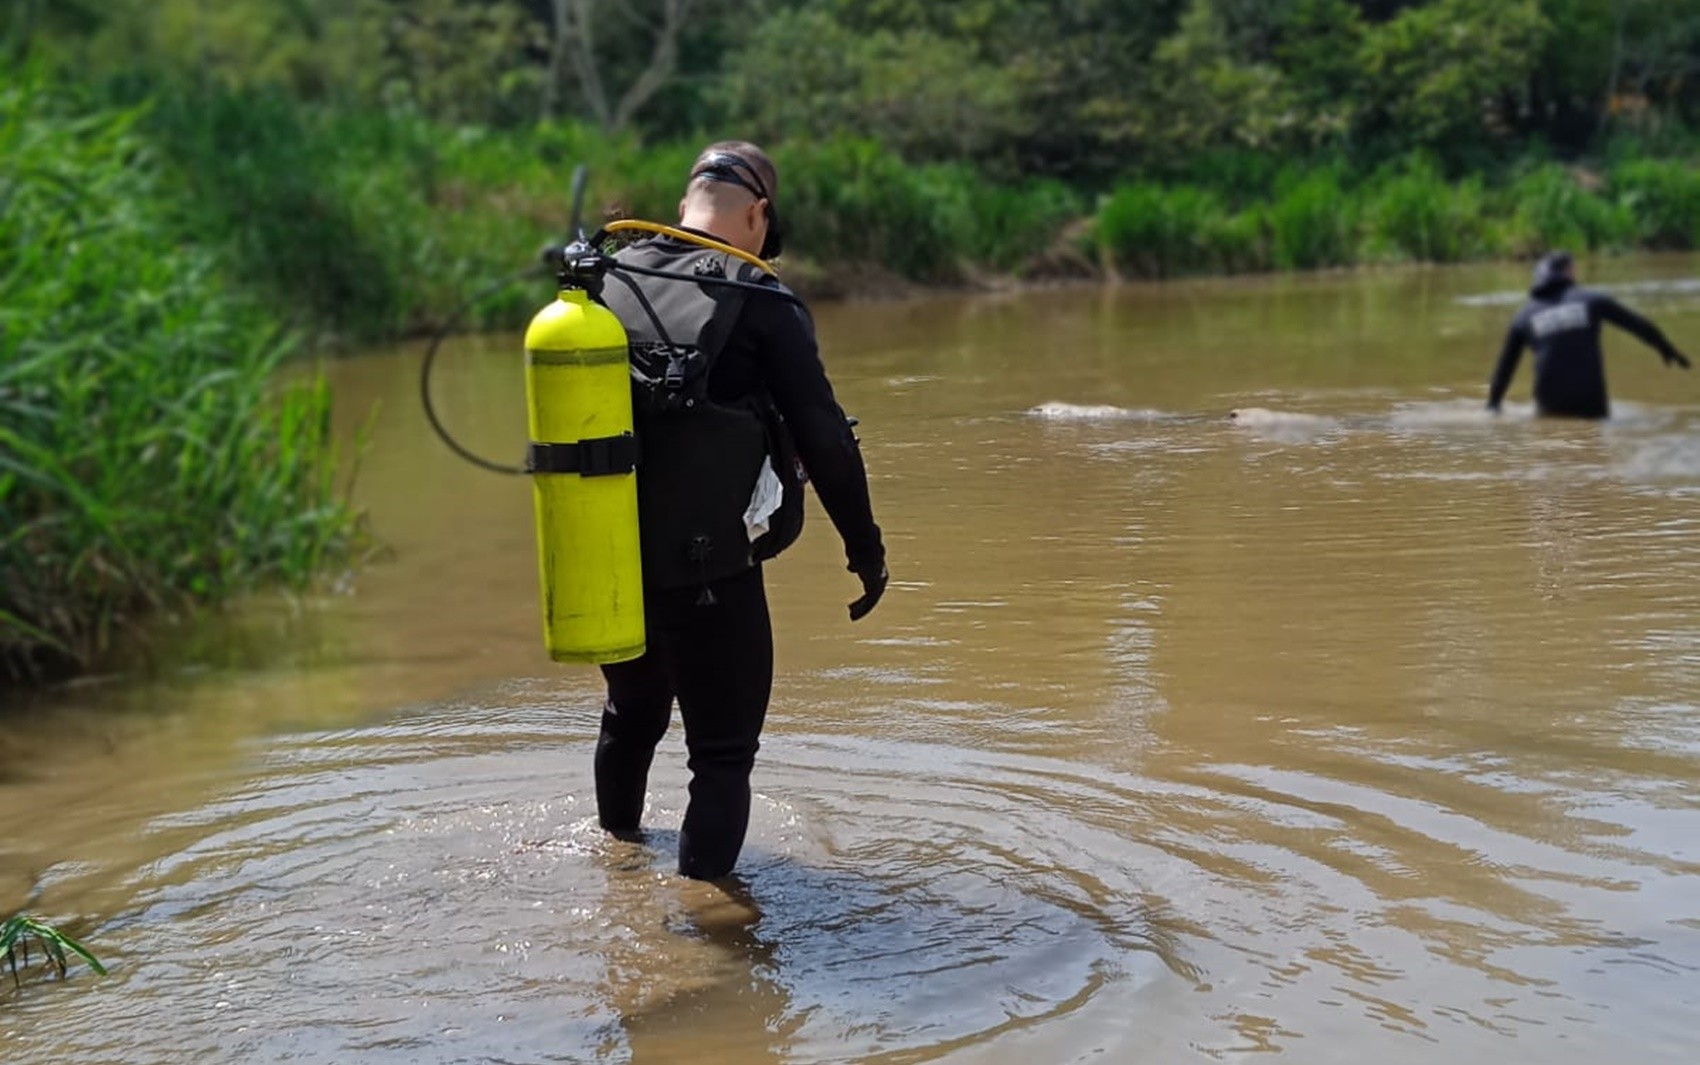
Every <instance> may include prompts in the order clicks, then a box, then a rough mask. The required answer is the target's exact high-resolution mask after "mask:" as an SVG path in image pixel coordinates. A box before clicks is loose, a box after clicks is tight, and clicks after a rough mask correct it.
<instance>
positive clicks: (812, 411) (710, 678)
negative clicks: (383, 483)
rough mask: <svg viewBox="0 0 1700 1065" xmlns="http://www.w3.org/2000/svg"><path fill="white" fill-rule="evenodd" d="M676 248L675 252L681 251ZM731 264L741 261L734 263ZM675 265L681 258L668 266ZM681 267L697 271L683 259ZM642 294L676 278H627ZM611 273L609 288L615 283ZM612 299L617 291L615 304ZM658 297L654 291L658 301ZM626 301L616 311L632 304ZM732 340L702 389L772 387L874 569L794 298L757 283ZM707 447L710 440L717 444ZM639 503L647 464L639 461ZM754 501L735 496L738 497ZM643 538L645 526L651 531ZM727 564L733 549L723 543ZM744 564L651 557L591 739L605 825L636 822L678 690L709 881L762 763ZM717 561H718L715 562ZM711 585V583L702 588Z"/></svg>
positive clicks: (722, 870)
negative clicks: (629, 652)
mask: <svg viewBox="0 0 1700 1065" xmlns="http://www.w3.org/2000/svg"><path fill="white" fill-rule="evenodd" d="M652 248H659V249H662V250H663V251H664V253H665V254H664V255H663V256H662V261H660V262H651V265H659V266H662V267H663V268H666V267H667V263H668V261H673V262H677V263H680V264H686V263H689V262H690V261H691V260H690V257H691V256H692V255H698V254H700V250H699V249H696V248H695V247H694V246H692V245H687V244H684V243H682V242H676V241H671V240H669V239H667V238H662V239H661V240H659V241H656V242H653V244H652ZM675 255H676V259H675V258H674V256H675ZM732 265H733V266H734V267H735V266H736V264H735V263H733V264H732ZM674 268H675V269H676V268H677V267H674ZM685 272H690V271H689V269H688V268H687V269H686V271H685ZM628 279H629V280H631V281H632V282H634V283H636V284H638V285H639V286H640V287H641V289H642V290H643V293H644V295H645V296H646V297H647V296H656V297H659V296H660V295H661V290H660V289H659V288H657V286H664V285H677V284H681V282H676V281H667V280H661V279H644V278H636V277H629V278H628ZM617 280H618V279H617V278H613V279H610V281H609V283H608V285H609V287H608V288H607V289H606V290H605V297H604V298H605V299H606V298H608V294H609V293H613V292H615V291H616V290H615V289H614V288H613V286H614V285H615V284H616V281H617ZM617 302H618V301H611V302H610V305H611V306H614V307H615V310H616V313H621V307H620V306H618V305H616V304H617ZM660 302H661V300H660V299H657V300H656V303H657V304H658V305H659V303H660ZM630 306H631V305H630V302H629V301H628V303H627V304H626V307H625V312H624V313H622V320H625V319H626V318H627V316H628V315H630V314H631V309H630ZM733 313H735V318H733V320H732V324H731V328H730V332H729V333H726V334H725V335H726V341H725V344H724V347H723V348H722V349H721V350H720V352H719V355H718V357H717V358H716V359H715V360H714V362H713V364H712V368H711V369H710V371H709V374H708V377H707V394H708V397H709V399H711V400H713V401H714V402H715V403H717V404H723V405H727V406H733V405H736V404H740V403H743V402H746V401H748V400H749V399H750V398H751V397H755V396H765V397H767V398H769V399H770V400H771V403H772V405H773V407H774V408H776V409H777V410H778V412H779V413H780V414H781V415H782V416H783V417H784V419H785V423H786V425H787V426H788V427H789V430H790V433H791V436H792V438H793V439H794V441H795V444H796V449H797V452H798V455H799V457H800V458H801V460H802V462H803V464H804V466H805V467H806V469H807V470H808V474H809V479H810V480H811V481H812V482H813V483H814V486H815V492H816V493H817V495H818V496H819V497H820V501H821V504H822V505H823V506H824V507H825V509H826V512H827V515H828V516H829V517H830V518H831V519H832V522H833V525H834V526H835V527H836V528H837V530H838V533H839V535H840V537H841V538H842V539H843V541H844V547H845V554H846V556H847V558H848V561H849V563H850V567H849V568H850V569H851V570H852V571H854V572H857V573H861V572H863V571H864V570H868V569H873V570H876V571H877V570H879V569H880V567H881V566H882V564H883V561H884V557H885V548H884V546H883V544H882V542H881V538H880V529H879V526H878V525H876V524H874V518H873V510H872V507H871V505H870V503H869V498H868V483H867V474H866V471H865V469H864V467H863V464H862V457H861V452H860V450H859V448H858V446H857V442H856V438H855V436H854V435H853V434H852V432H851V428H850V425H849V422H848V419H846V417H845V415H844V412H843V410H842V409H841V408H840V407H839V405H838V402H837V400H836V399H835V398H834V396H833V392H832V385H831V384H830V382H829V381H828V380H827V376H826V370H825V368H824V367H823V366H822V365H821V361H820V355H819V350H818V348H817V346H816V342H815V333H814V323H813V322H812V321H811V320H810V318H809V315H808V313H807V312H806V311H804V310H803V309H802V308H801V307H800V306H798V305H797V304H794V303H791V302H789V301H788V300H784V299H778V298H771V297H767V296H762V295H760V294H753V293H752V294H750V295H748V296H747V297H746V298H744V299H743V300H742V302H741V306H739V307H738V308H737V309H736V311H735V312H733ZM639 437H640V440H642V441H643V446H644V449H645V451H644V460H643V461H644V463H645V464H651V469H652V471H653V470H657V469H659V468H660V463H661V461H662V460H663V459H664V458H665V456H660V455H656V454H655V453H654V452H653V451H652V450H651V446H652V441H653V440H654V439H664V440H669V441H677V440H680V439H682V435H672V436H660V435H659V434H651V437H650V438H648V439H645V435H644V431H643V419H642V418H640V419H639ZM711 446H712V445H711ZM638 477H639V482H640V493H639V495H640V500H644V499H645V498H646V496H645V493H644V492H643V491H642V481H643V477H644V466H640V467H639V470H638ZM648 498H649V501H648V503H647V504H640V512H639V522H640V525H641V524H643V523H645V522H649V523H651V525H655V524H660V523H666V522H668V521H669V520H670V518H671V515H669V514H668V513H666V506H667V501H666V500H663V499H655V498H653V494H651V496H650V497H648ZM747 499H748V490H747V489H745V490H744V497H743V498H741V499H737V500H736V502H737V504H738V506H739V507H740V508H741V507H742V506H743V504H744V503H745V502H747ZM646 535H648V534H647V533H646ZM717 555H718V557H719V558H720V559H721V560H722V561H723V560H724V559H725V558H726V557H727V555H726V553H725V552H717ZM735 568H736V569H737V572H734V573H732V574H730V575H717V576H715V577H714V579H712V580H710V581H708V582H706V584H704V583H692V584H684V585H679V586H674V587H658V586H657V581H655V580H652V579H651V573H652V572H658V571H659V567H652V566H651V565H650V560H649V558H648V557H646V562H645V587H644V610H645V620H646V626H647V630H648V644H649V649H648V651H647V653H646V654H644V656H643V657H642V658H639V659H637V660H636V661H633V662H624V663H620V664H617V665H610V666H604V667H602V672H603V676H604V677H605V678H606V680H607V683H608V703H607V705H606V707H605V708H604V711H603V716H602V731H601V736H600V738H599V740H598V742H597V746H596V803H597V810H598V813H599V816H600V819H601V823H602V826H603V827H604V828H606V829H608V830H610V831H613V832H617V833H624V832H635V831H636V830H637V829H638V827H639V819H640V817H641V816H642V814H643V806H644V793H645V790H646V787H647V782H648V776H649V768H650V763H651V761H652V760H653V758H654V754H655V748H656V745H657V744H658V743H659V742H660V740H661V737H662V736H663V734H665V732H666V731H667V725H668V719H669V717H670V716H671V711H672V704H673V701H674V699H677V700H678V703H679V714H680V717H681V718H682V719H683V721H684V726H685V746H686V749H687V752H688V758H689V761H688V765H689V768H690V771H691V783H690V801H689V804H688V805H687V807H686V809H685V818H684V825H683V828H682V829H681V831H680V838H679V871H680V872H681V873H683V874H684V875H686V876H690V877H696V878H699V879H714V878H717V877H721V876H725V875H726V874H728V873H730V872H731V871H732V867H733V865H734V864H735V863H736V862H737V859H738V853H739V851H740V850H741V849H742V847H743V843H744V834H745V831H746V829H747V828H748V825H749V816H750V773H751V770H752V768H753V766H754V764H755V757H756V750H757V748H758V746H759V743H760V737H761V729H762V724H763V721H764V720H765V718H766V716H767V704H768V697H769V694H770V692H771V690H772V686H773V632H772V628H771V625H770V622H769V616H768V609H767V597H766V591H765V589H764V587H763V583H762V571H761V565H760V563H759V562H747V563H745V562H741V563H738V564H736V567H735ZM717 572H718V571H717ZM705 593H706V594H705Z"/></svg>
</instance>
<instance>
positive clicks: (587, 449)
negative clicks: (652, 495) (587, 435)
mask: <svg viewBox="0 0 1700 1065" xmlns="http://www.w3.org/2000/svg"><path fill="white" fill-rule="evenodd" d="M637 466H638V441H637V437H635V436H633V435H632V434H631V433H621V434H620V435H619V436H599V437H595V438H593V439H590V440H580V441H578V442H577V443H572V444H540V443H538V442H537V441H535V440H533V441H532V442H531V444H530V446H529V447H528V448H527V449H526V454H525V471H526V472H527V473H576V474H579V475H580V476H583V477H606V476H608V475H610V474H616V473H631V472H632V471H633V470H635V469H637Z"/></svg>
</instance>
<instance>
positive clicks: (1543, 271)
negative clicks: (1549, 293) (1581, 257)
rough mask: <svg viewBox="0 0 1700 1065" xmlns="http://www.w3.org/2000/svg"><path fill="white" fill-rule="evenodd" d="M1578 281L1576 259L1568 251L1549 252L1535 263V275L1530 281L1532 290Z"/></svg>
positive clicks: (1551, 287) (1541, 289)
mask: <svg viewBox="0 0 1700 1065" xmlns="http://www.w3.org/2000/svg"><path fill="white" fill-rule="evenodd" d="M1575 283H1576V260H1575V259H1573V258H1571V255H1570V253H1569V252H1567V251H1554V252H1548V253H1547V254H1545V255H1543V256H1541V261H1540V262H1538V263H1536V264H1535V275H1534V277H1533V278H1531V279H1530V281H1529V291H1530V292H1536V293H1538V292H1542V291H1545V290H1549V289H1553V288H1561V287H1563V286H1565V285H1573V284H1575Z"/></svg>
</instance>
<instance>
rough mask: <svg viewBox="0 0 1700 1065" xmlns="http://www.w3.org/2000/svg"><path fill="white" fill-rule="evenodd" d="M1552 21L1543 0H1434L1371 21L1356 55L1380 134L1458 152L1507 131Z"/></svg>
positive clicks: (1413, 144)
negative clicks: (1508, 117)
mask: <svg viewBox="0 0 1700 1065" xmlns="http://www.w3.org/2000/svg"><path fill="white" fill-rule="evenodd" d="M1548 30H1549V24H1548V22H1547V20H1546V19H1545V18H1544V17H1543V15H1542V13H1541V10H1540V5H1539V2H1538V0H1500V2H1499V3H1492V4H1483V3H1480V2H1478V0H1432V2H1430V3H1427V4H1423V5H1421V6H1415V7H1408V8H1406V9H1405V10H1403V11H1401V12H1400V13H1399V14H1398V15H1396V16H1394V18H1392V19H1391V20H1390V21H1388V22H1385V23H1383V24H1381V25H1379V26H1373V27H1371V28H1370V29H1369V31H1368V33H1367V34H1366V35H1365V37H1364V43H1363V47H1362V49H1361V51H1360V53H1359V59H1360V62H1361V65H1362V72H1363V77H1364V78H1365V79H1366V85H1367V88H1368V90H1369V91H1368V96H1369V99H1370V111H1369V114H1368V116H1367V117H1368V121H1369V123H1370V126H1371V129H1372V131H1373V132H1376V133H1378V134H1380V135H1382V136H1383V137H1385V138H1386V139H1387V140H1389V141H1390V142H1391V143H1393V144H1394V145H1397V146H1403V147H1421V148H1429V149H1433V150H1436V151H1440V152H1442V153H1449V154H1455V152H1454V150H1455V149H1457V148H1458V147H1459V146H1460V145H1470V144H1479V143H1481V142H1482V141H1483V140H1484V139H1491V138H1492V137H1494V136H1495V135H1496V134H1497V133H1498V132H1502V131H1503V126H1504V122H1503V121H1502V120H1503V118H1504V117H1505V115H1506V113H1507V112H1508V111H1509V112H1515V111H1516V109H1517V105H1518V104H1519V103H1520V102H1521V103H1523V104H1525V105H1526V99H1524V100H1520V99H1519V98H1520V97H1522V96H1523V94H1525V93H1526V91H1527V86H1528V84H1529V78H1530V74H1531V73H1532V71H1533V70H1534V68H1535V63H1536V60H1537V57H1538V56H1539V55H1540V54H1541V46H1542V44H1543V43H1544V41H1545V38H1546V34H1547V32H1548Z"/></svg>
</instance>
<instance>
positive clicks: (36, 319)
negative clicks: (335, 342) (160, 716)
mask: <svg viewBox="0 0 1700 1065" xmlns="http://www.w3.org/2000/svg"><path fill="white" fill-rule="evenodd" d="M139 118H140V114H139V113H138V112H135V111H131V112H110V111H106V112H94V113H90V112H88V111H87V110H86V109H83V108H78V107H71V106H66V105H65V102H64V101H63V100H61V99H58V98H56V97H54V96H53V95H52V94H50V93H49V92H47V91H46V90H45V89H44V88H42V87H41V86H40V85H38V84H36V83H33V82H27V81H25V82H20V81H12V82H11V83H5V82H0V681H4V680H5V679H6V678H8V677H11V678H13V679H17V678H24V677H31V676H37V675H39V674H40V673H42V672H43V671H44V670H57V669H62V668H78V667H86V666H88V665H89V664H90V663H91V662H93V661H94V660H95V659H97V658H98V657H99V656H100V655H101V654H102V653H103V652H105V651H106V650H108V648H109V647H110V645H111V644H112V641H113V637H114V636H115V634H116V632H117V631H118V630H119V629H120V627H122V626H123V625H124V624H125V623H126V622H127V621H129V620H131V619H132V618H134V617H136V616H138V615H140V614H142V613H145V612H148V611H151V610H160V609H166V610H169V609H173V608H176V607H180V606H184V605H188V604H191V603H195V602H211V601H216V600H218V599H220V598H222V597H224V596H227V595H230V594H232V593H234V592H237V591H240V590H242V589H244V588H247V587H249V586H251V585H253V584H254V583H256V582H268V581H281V582H284V583H286V584H290V585H295V586H300V585H302V584H304V583H305V582H307V581H309V580H310V579H311V578H312V577H313V575H314V574H315V573H317V572H319V571H320V569H321V568H322V567H323V566H324V565H325V564H326V563H327V562H328V561H330V560H331V559H332V558H334V557H335V556H336V555H337V554H338V553H339V552H341V551H343V550H344V549H346V548H347V547H348V546H349V544H350V540H351V537H352V536H354V534H355V531H356V524H357V523H356V519H355V516H354V515H353V513H352V512H351V511H350V510H349V508H348V507H347V506H346V505H345V504H344V503H343V502H342V501H340V500H339V499H338V497H337V495H336V493H335V491H334V490H333V485H332V475H333V472H334V469H335V455H334V454H333V446H332V441H331V438H330V432H329V423H328V415H329V406H330V396H329V394H328V391H327V390H326V387H325V385H324V383H323V381H322V380H319V379H309V380H307V381H306V382H305V383H302V384H299V385H294V386H289V387H282V388H280V387H278V386H277V385H276V384H275V379H274V371H276V369H277V368H278V366H279V363H280V361H281V360H282V359H283V358H284V357H285V356H286V354H287V353H288V351H289V347H290V346H289V344H288V343H287V342H286V340H285V338H284V336H283V335H282V334H281V332H280V329H279V326H278V325H277V322H276V319H275V318H274V317H273V316H272V315H271V314H270V313H269V312H267V311H266V310H265V309H264V308H263V307H261V306H260V305H259V304H257V303H256V302H254V301H252V300H249V299H245V298H242V297H239V296H236V295H233V294H232V289H231V288H230V286H229V284H228V283H227V281H226V278H225V276H224V273H223V270H222V269H221V263H220V261H219V260H218V259H217V257H215V256H214V255H213V254H212V253H210V252H208V251H205V250H201V249H197V248H196V247H194V246H190V245H184V244H180V243H179V241H178V238H177V233H178V232H179V229H178V228H177V225H176V224H174V223H175V220H174V219H173V218H171V217H170V216H169V214H168V213H167V211H166V208H165V207H164V206H163V205H164V203H165V202H166V200H165V197H164V196H163V195H162V189H161V188H160V175H159V172H158V169H157V168H156V166H155V165H154V161H153V159H152V158H150V156H149V154H148V152H147V151H146V150H145V149H144V145H143V143H142V141H141V140H140V139H139V138H138V137H137V135H136V133H135V129H134V127H135V125H136V122H137V120H138V119H139Z"/></svg>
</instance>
